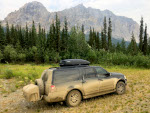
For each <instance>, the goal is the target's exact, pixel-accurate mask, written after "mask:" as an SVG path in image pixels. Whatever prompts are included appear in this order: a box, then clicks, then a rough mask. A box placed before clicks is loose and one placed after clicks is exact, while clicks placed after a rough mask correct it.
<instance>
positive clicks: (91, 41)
mask: <svg viewBox="0 0 150 113" xmlns="http://www.w3.org/2000/svg"><path fill="white" fill-rule="evenodd" d="M88 43H89V45H90V46H91V47H92V46H93V35H92V29H91V27H90V33H89V41H88Z"/></svg>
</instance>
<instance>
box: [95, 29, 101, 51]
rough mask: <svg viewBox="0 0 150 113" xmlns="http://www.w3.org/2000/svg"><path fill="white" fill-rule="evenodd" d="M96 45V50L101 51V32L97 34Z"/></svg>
mask: <svg viewBox="0 0 150 113" xmlns="http://www.w3.org/2000/svg"><path fill="white" fill-rule="evenodd" d="M95 43H96V49H98V50H100V39H99V32H97V34H96V40H95Z"/></svg>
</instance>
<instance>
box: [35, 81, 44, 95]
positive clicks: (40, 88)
mask: <svg viewBox="0 0 150 113" xmlns="http://www.w3.org/2000/svg"><path fill="white" fill-rule="evenodd" d="M35 85H37V86H38V87H39V93H40V95H44V83H43V81H42V79H36V80H35Z"/></svg>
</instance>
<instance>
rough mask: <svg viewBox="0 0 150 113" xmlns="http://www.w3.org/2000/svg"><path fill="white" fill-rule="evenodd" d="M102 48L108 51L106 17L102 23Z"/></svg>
mask: <svg viewBox="0 0 150 113" xmlns="http://www.w3.org/2000/svg"><path fill="white" fill-rule="evenodd" d="M103 43H104V44H103V48H104V49H105V50H107V49H108V47H107V22H106V17H104V22H103Z"/></svg>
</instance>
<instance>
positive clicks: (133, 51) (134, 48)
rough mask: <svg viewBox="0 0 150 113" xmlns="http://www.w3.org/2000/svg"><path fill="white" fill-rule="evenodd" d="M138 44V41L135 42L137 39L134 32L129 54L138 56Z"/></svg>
mask: <svg viewBox="0 0 150 113" xmlns="http://www.w3.org/2000/svg"><path fill="white" fill-rule="evenodd" d="M137 51H138V50H137V43H136V40H135V37H134V34H133V32H132V38H131V42H130V44H129V45H128V52H129V53H130V54H131V55H136V54H137Z"/></svg>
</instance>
